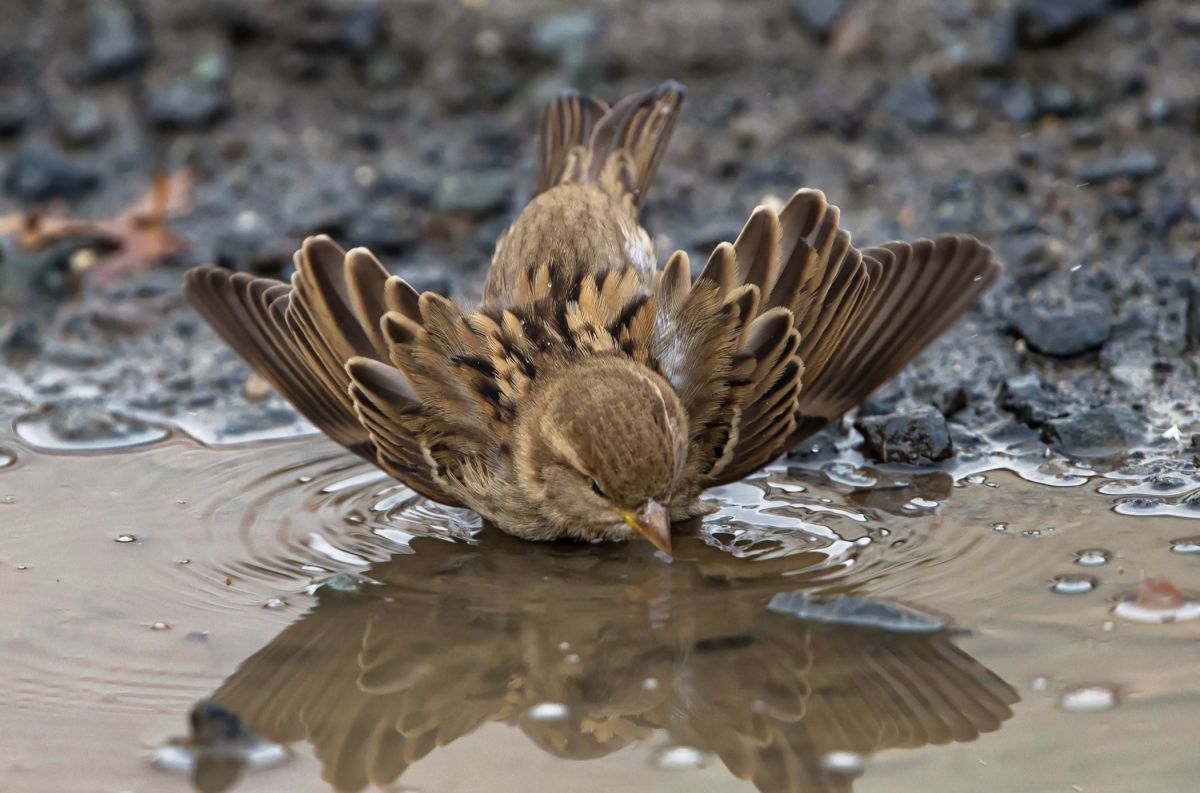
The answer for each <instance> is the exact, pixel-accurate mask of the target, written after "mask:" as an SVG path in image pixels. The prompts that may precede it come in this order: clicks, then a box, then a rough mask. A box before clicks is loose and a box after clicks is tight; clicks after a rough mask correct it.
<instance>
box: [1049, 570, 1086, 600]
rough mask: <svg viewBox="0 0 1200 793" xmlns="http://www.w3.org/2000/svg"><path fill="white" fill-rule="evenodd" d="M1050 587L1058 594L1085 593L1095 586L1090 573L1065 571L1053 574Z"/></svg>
mask: <svg viewBox="0 0 1200 793" xmlns="http://www.w3.org/2000/svg"><path fill="white" fill-rule="evenodd" d="M1050 588H1051V589H1052V590H1054V591H1055V592H1057V593H1058V594H1060V595H1086V594H1087V593H1088V592H1091V591H1092V590H1093V589H1095V588H1096V579H1094V578H1092V577H1091V576H1090V575H1076V574H1074V573H1066V574H1064V575H1057V576H1055V577H1054V578H1053V580H1052V582H1051V587H1050Z"/></svg>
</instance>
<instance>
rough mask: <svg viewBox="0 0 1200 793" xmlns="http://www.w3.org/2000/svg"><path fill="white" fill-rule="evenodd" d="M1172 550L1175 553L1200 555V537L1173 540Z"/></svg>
mask: <svg viewBox="0 0 1200 793" xmlns="http://www.w3.org/2000/svg"><path fill="white" fill-rule="evenodd" d="M1171 550H1172V551H1174V552H1175V553H1200V535H1197V536H1195V537H1183V538H1181V539H1178V540H1171Z"/></svg>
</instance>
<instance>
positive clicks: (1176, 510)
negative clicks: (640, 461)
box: [0, 438, 1200, 793]
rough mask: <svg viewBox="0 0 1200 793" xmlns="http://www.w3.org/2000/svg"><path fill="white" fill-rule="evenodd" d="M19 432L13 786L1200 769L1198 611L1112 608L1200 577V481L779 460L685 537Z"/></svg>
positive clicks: (1002, 785)
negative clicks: (477, 508)
mask: <svg viewBox="0 0 1200 793" xmlns="http://www.w3.org/2000/svg"><path fill="white" fill-rule="evenodd" d="M0 447H2V449H3V450H2V451H0V525H2V526H3V531H2V532H0V668H3V669H4V674H3V676H2V678H0V736H2V741H0V743H2V745H3V752H2V756H0V790H3V791H5V793H8V792H9V791H12V792H13V793H37V792H40V791H67V790H70V791H173V790H177V791H186V790H189V789H192V788H193V787H195V788H199V789H202V790H225V789H229V790H237V791H278V790H288V791H322V790H330V789H337V790H347V791H352V790H359V789H362V788H363V787H364V786H368V787H369V786H372V785H374V786H377V787H379V788H382V789H386V790H395V791H400V790H405V791H409V790H415V791H428V792H429V793H432V792H434V791H479V790H489V791H530V790H537V791H541V790H546V791H559V790H562V791H568V790H569V791H601V790H603V791H613V790H679V791H683V790H688V791H726V790H729V791H733V790H754V789H755V788H756V787H757V789H759V790H762V791H850V790H854V791H859V793H869V792H870V791H889V792H894V791H909V790H913V791H916V790H921V791H979V790H987V791H1013V792H1014V793H1015V792H1016V791H1033V790H1037V791H1043V790H1044V791H1086V792H1087V793H1101V792H1113V793H1115V792H1117V791H1135V790H1139V791H1140V790H1154V791H1185V790H1191V789H1194V788H1193V785H1194V783H1195V780H1196V778H1197V777H1198V776H1200V755H1198V754H1197V752H1196V735H1197V731H1198V730H1200V674H1198V673H1197V670H1198V669H1200V665H1198V661H1200V620H1195V621H1186V620H1183V619H1182V617H1183V616H1187V614H1181V620H1180V621H1176V622H1174V623H1168V624H1145V623H1141V622H1136V621H1133V620H1130V619H1127V618H1125V617H1123V616H1122V615H1121V614H1119V613H1118V614H1114V613H1113V608H1114V605H1115V604H1116V603H1118V602H1119V601H1121V600H1122V599H1123V598H1126V597H1128V596H1130V595H1131V594H1132V593H1133V592H1134V591H1135V590H1136V589H1137V586H1138V582H1139V579H1140V577H1141V576H1142V575H1143V574H1144V575H1147V576H1153V577H1164V578H1168V579H1170V580H1172V581H1173V582H1175V583H1176V584H1177V585H1178V586H1180V587H1181V588H1182V589H1184V590H1185V592H1186V591H1187V590H1188V589H1189V588H1200V552H1198V551H1200V520H1197V519H1195V518H1192V517H1189V516H1190V515H1192V514H1195V515H1196V516H1197V517H1200V510H1197V509H1195V508H1194V507H1191V506H1188V505H1187V503H1186V499H1187V497H1188V495H1189V494H1194V493H1195V492H1196V490H1197V488H1200V484H1197V482H1196V481H1195V479H1194V477H1189V476H1187V475H1181V474H1179V473H1178V472H1176V473H1172V474H1169V475H1160V476H1159V477H1158V478H1157V479H1156V480H1154V481H1148V480H1147V479H1146V477H1145V476H1144V475H1143V474H1144V473H1145V472H1144V471H1143V472H1142V474H1139V475H1137V476H1132V475H1131V476H1130V477H1129V478H1118V477H1114V476H1108V477H1104V476H1100V475H1097V474H1095V472H1094V471H1091V470H1089V469H1086V468H1079V467H1078V466H1072V465H1069V464H1066V463H1061V462H1056V461H1046V460H1045V459H1044V458H1042V457H1040V456H1034V457H1031V458H1023V459H1022V460H1018V461H1011V460H1010V461H1009V462H1008V463H1006V465H1007V466H1008V467H1009V468H1011V469H1014V470H992V471H988V472H985V469H988V468H989V467H992V468H994V467H995V465H997V460H995V459H989V460H976V461H975V462H974V463H972V462H970V461H969V460H968V461H967V462H965V463H959V464H958V465H959V467H958V469H957V470H955V471H953V472H947V471H926V472H914V471H907V472H905V471H891V472H884V473H880V472H877V471H874V470H871V469H864V468H858V467H855V463H856V461H855V459H854V458H853V456H852V455H843V456H842V457H841V458H838V459H837V460H832V461H830V460H826V461H823V462H808V463H795V464H793V465H791V467H789V466H787V465H779V466H777V467H775V468H773V469H771V470H769V471H768V472H766V473H764V474H762V475H760V476H758V477H756V478H754V479H752V480H749V481H747V482H744V483H741V484H738V485H734V486H730V487H726V488H723V489H721V490H720V491H717V492H715V493H714V497H715V498H717V499H718V500H719V501H720V503H721V509H720V511H719V512H718V513H717V514H715V515H713V516H711V517H709V518H707V519H706V520H705V521H704V523H703V525H700V526H689V527H681V528H678V529H677V536H676V542H675V545H676V554H675V557H674V558H673V559H667V558H665V557H663V556H661V555H657V554H655V553H653V550H652V549H651V548H649V547H648V546H645V545H629V546H578V545H532V544H526V543H522V542H519V541H515V540H512V539H510V538H508V537H506V536H504V535H502V534H499V533H497V532H495V531H493V530H489V529H485V528H482V527H480V526H479V523H478V520H477V519H475V518H473V516H471V515H470V514H469V513H463V512H459V511H456V510H447V509H444V508H441V507H438V506H436V505H430V504H428V503H425V502H422V501H420V500H418V499H416V498H414V497H413V496H412V494H411V493H410V492H409V491H407V490H406V489H405V488H403V487H402V486H398V485H396V484H395V483H392V482H390V481H389V480H386V479H385V478H382V477H381V476H379V475H377V474H376V473H375V472H374V470H373V469H372V468H371V467H370V466H368V465H366V464H363V463H360V462H358V461H357V460H355V459H354V458H351V457H349V456H348V455H346V454H344V453H342V452H340V451H339V450H338V449H337V448H336V447H334V446H333V445H332V444H331V443H329V442H327V441H324V440H319V439H303V440H295V441H287V442H274V443H270V444H263V445H254V446H242V447H226V448H217V449H209V448H204V447H201V446H198V445H196V444H195V443H193V442H191V441H189V440H186V439H181V438H175V439H169V440H167V441H165V442H162V443H158V444H155V445H151V446H148V447H145V448H141V449H136V450H126V451H122V452H119V453H114V452H108V453H96V452H89V453H75V454H48V453H45V452H42V451H36V450H34V449H33V448H31V447H30V445H29V444H28V443H26V442H25V441H23V440H22V439H20V438H7V439H0ZM1030 460H1032V462H1030ZM1147 470H1148V469H1147ZM1014 471H1015V472H1014ZM1018 472H1019V473H1020V474H1021V475H1018ZM952 474H953V475H952ZM1023 477H1026V478H1023ZM1029 479H1038V480H1040V481H1039V482H1032V481H1029ZM1048 483H1053V484H1048ZM1055 485H1057V486H1055ZM1068 485H1069V486H1068ZM1139 499H1140V500H1139ZM1163 513H1165V514H1163ZM189 716H191V722H190V723H189Z"/></svg>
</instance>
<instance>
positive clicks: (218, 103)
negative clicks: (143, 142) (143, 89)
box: [146, 78, 232, 129]
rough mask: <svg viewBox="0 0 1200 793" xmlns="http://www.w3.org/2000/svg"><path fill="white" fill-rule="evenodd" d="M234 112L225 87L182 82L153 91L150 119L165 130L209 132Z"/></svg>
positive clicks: (193, 80)
mask: <svg viewBox="0 0 1200 793" xmlns="http://www.w3.org/2000/svg"><path fill="white" fill-rule="evenodd" d="M231 109H232V105H231V103H230V101H229V93H228V91H226V90H225V88H224V87H223V86H221V85H218V84H214V83H212V82H210V81H207V80H203V79H197V78H182V79H178V80H173V81H171V82H168V83H166V84H164V85H160V86H158V87H156V88H153V89H151V91H150V94H149V97H148V99H147V106H146V117H147V118H148V119H149V121H150V123H151V124H153V125H155V126H156V127H159V128H161V129H205V128H207V127H210V126H212V125H213V124H215V123H216V122H218V121H220V120H221V119H223V118H225V116H227V115H229V113H230V111H231Z"/></svg>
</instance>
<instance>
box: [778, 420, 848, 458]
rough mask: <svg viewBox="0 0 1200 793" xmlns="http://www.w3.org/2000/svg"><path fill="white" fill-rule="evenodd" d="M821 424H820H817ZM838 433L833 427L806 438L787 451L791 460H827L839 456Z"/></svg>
mask: <svg viewBox="0 0 1200 793" xmlns="http://www.w3.org/2000/svg"><path fill="white" fill-rule="evenodd" d="M816 426H819V425H816ZM837 444H838V438H837V433H836V432H835V431H834V430H833V429H820V430H819V431H818V432H816V434H815V435H812V436H811V437H808V438H805V439H804V440H802V441H800V442H799V443H798V444H796V446H795V447H794V448H793V449H792V450H791V451H789V452H788V453H787V458H788V459H789V460H802V461H805V462H811V461H813V460H825V459H830V458H833V457H836V456H837V453H838V447H837Z"/></svg>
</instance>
